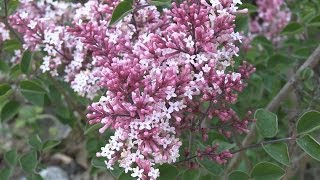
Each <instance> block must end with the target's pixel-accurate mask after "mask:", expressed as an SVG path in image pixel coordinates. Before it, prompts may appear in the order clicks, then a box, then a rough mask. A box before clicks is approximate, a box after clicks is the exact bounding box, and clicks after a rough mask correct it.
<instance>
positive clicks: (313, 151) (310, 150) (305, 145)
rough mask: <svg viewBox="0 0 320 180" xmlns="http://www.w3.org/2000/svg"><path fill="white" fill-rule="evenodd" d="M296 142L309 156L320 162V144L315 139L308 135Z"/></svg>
mask: <svg viewBox="0 0 320 180" xmlns="http://www.w3.org/2000/svg"><path fill="white" fill-rule="evenodd" d="M296 142H297V144H298V145H299V147H300V148H301V149H303V151H304V152H306V153H307V154H308V155H309V156H311V157H312V158H314V159H316V160H317V161H320V144H319V142H317V141H316V140H315V139H314V138H313V137H311V136H310V135H309V134H307V135H305V136H303V137H300V138H298V139H297V140H296Z"/></svg>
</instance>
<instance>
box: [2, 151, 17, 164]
mask: <svg viewBox="0 0 320 180" xmlns="http://www.w3.org/2000/svg"><path fill="white" fill-rule="evenodd" d="M17 158H18V154H17V150H15V149H13V150H10V151H8V152H6V153H5V154H4V159H5V160H6V162H7V163H8V164H9V165H11V166H14V165H16V163H17Z"/></svg>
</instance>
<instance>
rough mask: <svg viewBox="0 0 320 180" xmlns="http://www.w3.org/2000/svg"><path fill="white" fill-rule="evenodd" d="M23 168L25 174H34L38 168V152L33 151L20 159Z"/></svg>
mask: <svg viewBox="0 0 320 180" xmlns="http://www.w3.org/2000/svg"><path fill="white" fill-rule="evenodd" d="M20 165H21V168H22V169H23V170H24V171H25V172H32V171H34V169H35V168H36V166H37V152H36V151H31V152H29V153H28V154H25V155H23V156H22V157H21V158H20Z"/></svg>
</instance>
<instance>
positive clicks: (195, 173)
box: [182, 169, 200, 180]
mask: <svg viewBox="0 0 320 180" xmlns="http://www.w3.org/2000/svg"><path fill="white" fill-rule="evenodd" d="M199 177H200V171H199V170H198V169H188V170H186V171H185V172H184V173H183V175H182V180H198V179H199Z"/></svg>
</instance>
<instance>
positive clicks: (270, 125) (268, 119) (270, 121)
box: [254, 109, 278, 138]
mask: <svg viewBox="0 0 320 180" xmlns="http://www.w3.org/2000/svg"><path fill="white" fill-rule="evenodd" d="M254 118H255V119H256V120H257V122H256V126H257V129H258V131H259V132H260V133H261V135H262V136H263V137H266V138H272V137H274V136H275V135H276V134H277V132H278V117H277V115H275V114H274V113H272V112H269V111H267V110H265V109H258V110H257V111H256V112H255V114H254Z"/></svg>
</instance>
